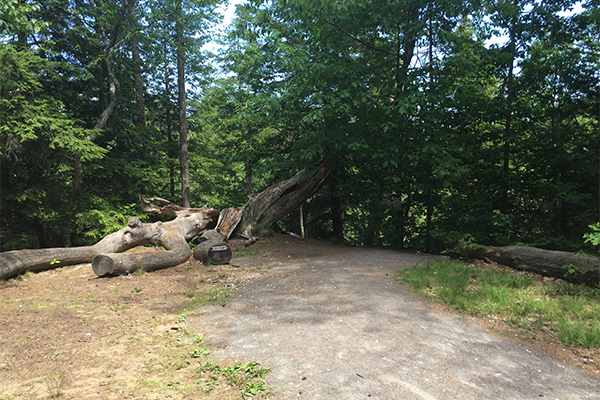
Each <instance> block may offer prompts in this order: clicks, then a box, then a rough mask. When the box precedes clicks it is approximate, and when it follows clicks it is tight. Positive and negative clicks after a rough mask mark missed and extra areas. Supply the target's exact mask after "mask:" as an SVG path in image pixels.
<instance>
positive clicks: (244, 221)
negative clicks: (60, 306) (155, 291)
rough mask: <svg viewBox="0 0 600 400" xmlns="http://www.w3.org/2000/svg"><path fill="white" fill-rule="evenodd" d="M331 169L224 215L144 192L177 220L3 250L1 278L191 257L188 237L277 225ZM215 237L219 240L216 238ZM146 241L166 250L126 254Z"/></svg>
mask: <svg viewBox="0 0 600 400" xmlns="http://www.w3.org/2000/svg"><path fill="white" fill-rule="evenodd" d="M330 169H331V165H330V164H326V165H324V166H322V167H321V168H320V169H319V170H318V171H317V172H316V173H315V174H313V175H312V177H310V178H309V179H307V180H306V181H304V182H303V183H301V182H300V181H301V178H302V176H303V171H301V172H299V173H297V174H296V175H294V176H293V177H292V178H291V179H289V180H287V181H285V182H280V183H278V184H276V185H273V186H271V187H269V188H267V189H265V190H264V191H263V192H261V193H260V194H259V195H257V196H256V197H253V198H252V199H250V200H249V201H248V203H246V204H245V205H244V206H243V207H242V208H240V209H234V208H228V209H225V210H223V211H222V212H221V213H219V212H218V211H217V210H215V209H213V208H209V207H207V206H204V207H202V208H184V207H180V206H177V205H175V204H173V203H171V202H170V201H168V200H165V199H162V198H157V197H155V198H150V199H146V198H144V197H143V196H141V195H140V203H141V205H142V209H143V210H144V211H147V212H155V213H159V214H163V215H169V216H173V217H175V219H173V220H171V221H168V222H164V223H163V222H155V223H152V224H144V223H142V222H141V221H140V220H139V219H138V218H136V217H134V218H131V219H130V220H129V223H128V226H126V227H124V228H123V229H121V230H119V231H117V232H114V233H111V234H110V235H108V236H106V237H104V238H103V239H102V240H100V241H99V242H98V243H96V244H95V245H93V246H83V247H72V248H50V249H25V250H13V251H7V252H3V253H0V279H6V278H10V277H13V276H16V275H19V274H23V273H25V272H27V271H32V272H39V271H45V270H48V269H52V268H57V267H62V266H67V265H74V264H81V263H89V262H91V263H92V268H93V270H94V272H95V273H96V274H97V275H98V276H104V275H118V274H124V273H129V272H132V271H134V270H136V269H143V270H145V271H153V270H157V269H161V268H168V267H172V266H175V265H178V264H181V263H182V262H184V261H186V260H187V259H189V257H190V255H191V254H192V252H191V249H190V246H189V244H188V241H190V240H191V239H193V238H194V237H196V236H200V235H203V234H205V233H206V232H207V231H209V230H214V231H215V232H217V233H218V234H219V235H220V236H221V237H222V238H223V241H225V240H226V239H229V238H230V237H232V236H246V235H251V233H252V230H253V228H255V227H256V226H257V225H264V226H269V225H273V224H274V223H276V222H277V221H279V220H280V219H281V218H283V217H284V216H286V215H287V214H289V213H290V212H292V211H293V210H294V209H296V208H297V207H298V206H299V205H300V204H302V203H303V202H304V201H305V200H306V199H308V198H309V197H310V196H312V195H313V194H314V193H315V191H316V190H317V189H318V188H319V187H320V186H321V184H322V183H323V181H324V180H325V178H326V177H327V175H328V174H329V171H330ZM155 203H159V204H160V205H161V206H157V205H155ZM211 238H212V240H214V238H215V236H214V235H212V236H211ZM144 244H152V245H154V246H155V248H157V249H158V248H160V247H162V248H164V250H165V251H150V252H140V253H123V252H124V251H126V250H128V249H131V248H133V247H137V246H140V245H144ZM209 250H210V249H209Z"/></svg>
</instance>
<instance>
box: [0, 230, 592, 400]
mask: <svg viewBox="0 0 600 400" xmlns="http://www.w3.org/2000/svg"><path fill="white" fill-rule="evenodd" d="M232 248H233V249H234V255H235V258H234V259H233V260H232V263H231V265H224V266H214V265H213V266H205V265H203V264H201V263H199V262H197V261H196V260H193V259H190V260H189V261H188V262H186V263H184V264H182V265H179V266H177V267H174V268H169V269H165V270H161V271H155V272H151V273H147V274H132V275H127V276H119V277H111V278H98V277H96V276H95V275H94V273H93V272H92V270H91V266H90V265H89V264H83V265H78V266H67V267H61V268H57V269H55V270H51V271H46V272H41V273H37V274H27V275H25V276H23V277H22V278H21V279H14V280H10V281H8V282H4V283H1V284H0V400H6V399H44V398H64V399H100V398H102V399H158V398H160V399H164V398H207V399H211V398H213V399H228V398H231V399H233V398H240V396H242V397H245V398H249V397H253V398H263V397H270V398H282V399H288V398H307V399H319V398H323V399H335V398H345V399H354V398H373V399H375V398H382V399H384V398H390V399H392V398H406V399H411V398H416V399H436V398H437V399H443V398H463V399H469V398H472V399H477V398H481V399H483V398H534V397H535V398H540V397H545V398H550V397H552V398H553V399H554V398H560V399H569V398H573V399H576V398H577V399H579V398H594V399H598V398H600V397H599V396H600V394H599V393H600V369H599V368H598V361H600V352H599V351H598V350H594V351H590V350H589V349H582V348H576V347H566V346H563V345H560V344H559V343H557V342H556V341H555V340H553V339H552V338H551V337H520V336H519V332H518V330H517V329H516V328H514V327H511V326H509V325H507V324H503V323H502V322H501V321H493V320H488V319H487V318H475V317H470V316H466V315H459V314H456V313H453V312H451V311H449V310H447V309H446V308H445V307H442V306H439V305H435V304H432V303H429V302H427V301H424V300H422V299H421V298H419V297H418V296H415V295H414V294H412V293H410V292H409V291H408V290H407V288H405V287H403V286H401V285H399V284H398V283H397V282H395V281H394V280H393V274H394V271H395V270H396V269H397V268H405V267H411V266H414V265H416V264H419V263H422V262H425V261H426V260H428V259H434V258H435V257H431V256H426V255H421V254H414V253H409V252H394V251H388V250H378V249H356V248H348V247H342V246H336V245H331V244H328V243H323V242H318V241H314V240H308V239H307V240H304V239H299V238H296V237H293V236H288V235H275V236H273V237H270V238H265V239H261V240H260V241H259V242H257V243H256V244H254V245H253V246H251V247H249V248H247V249H244V248H243V241H239V240H234V241H232ZM137 251H148V249H140V250H137ZM230 295H232V297H231V298H228V297H229V296H230ZM254 361H257V362H259V363H260V366H254V364H248V363H250V362H254ZM235 366H240V368H239V369H237V370H236V371H238V372H239V371H242V370H244V371H247V370H249V369H251V368H256V369H259V368H260V367H268V368H271V372H270V373H269V374H268V375H267V383H268V387H267V388H266V390H261V389H263V386H261V385H262V379H261V378H260V376H258V375H260V374H256V375H252V379H250V378H249V377H248V376H249V375H248V374H244V373H238V374H237V377H235V376H234V377H233V378H232V376H231V375H227V374H225V373H222V374H221V375H219V374H218V373H216V372H218V371H225V370H226V369H227V368H228V367H232V368H233V367H235ZM248 366H250V367H248ZM248 393H252V394H253V396H250V395H249V394H248ZM490 393H494V394H493V395H490Z"/></svg>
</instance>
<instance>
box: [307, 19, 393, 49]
mask: <svg viewBox="0 0 600 400" xmlns="http://www.w3.org/2000/svg"><path fill="white" fill-rule="evenodd" d="M317 18H318V19H320V20H321V21H323V22H325V23H328V24H329V25H331V26H333V27H335V28H337V29H338V30H339V31H340V32H342V33H343V34H344V35H346V36H348V37H349V38H352V39H353V40H356V41H357V42H358V43H360V44H362V45H363V46H365V47H367V48H369V49H371V50H374V51H379V52H381V53H384V54H387V55H389V56H395V54H394V53H392V52H389V51H387V50H384V49H380V48H377V47H376V46H375V45H373V44H371V43H369V42H365V41H364V40H362V39H359V38H357V37H356V36H354V35H352V34H351V33H349V32H346V31H345V30H344V29H343V28H342V27H341V26H339V25H338V24H336V23H335V22H333V21H328V20H326V19H325V18H322V17H317Z"/></svg>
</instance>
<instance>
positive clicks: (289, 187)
mask: <svg viewBox="0 0 600 400" xmlns="http://www.w3.org/2000/svg"><path fill="white" fill-rule="evenodd" d="M330 171H331V163H327V164H324V165H323V166H321V167H320V168H319V170H318V171H317V172H315V173H314V174H313V175H312V176H311V177H310V178H309V179H307V180H306V181H304V182H303V183H302V184H300V183H299V182H300V179H301V178H302V176H303V174H304V171H300V172H298V173H297V174H296V175H294V176H293V177H292V178H290V179H288V180H287V181H285V182H280V183H278V184H276V185H273V186H270V187H268V188H267V189H265V190H263V191H262V192H261V193H259V194H258V195H257V196H255V197H253V198H251V199H250V200H249V201H248V202H247V203H246V204H245V205H244V206H243V207H242V208H240V209H234V208H228V209H225V210H223V211H221V216H220V217H219V222H218V223H217V229H218V230H219V232H221V233H223V234H225V235H226V238H227V239H229V237H231V236H232V235H238V236H243V237H244V236H245V237H250V236H252V231H253V229H255V228H256V227H257V226H259V225H262V226H267V227H269V226H272V225H273V224H275V223H276V222H277V221H279V220H280V219H282V218H283V217H285V216H286V215H288V214H289V213H290V212H292V211H294V210H295V209H296V208H298V207H299V206H300V205H301V204H302V203H304V202H305V201H306V200H307V199H308V198H309V197H310V196H312V195H313V194H314V193H315V192H316V191H317V190H318V189H319V188H320V187H321V185H322V184H323V181H325V178H327V176H328V175H329V172H330Z"/></svg>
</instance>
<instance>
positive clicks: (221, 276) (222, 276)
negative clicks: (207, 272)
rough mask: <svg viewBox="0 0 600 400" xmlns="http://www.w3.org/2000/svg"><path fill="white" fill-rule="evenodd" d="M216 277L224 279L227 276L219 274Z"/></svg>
mask: <svg viewBox="0 0 600 400" xmlns="http://www.w3.org/2000/svg"><path fill="white" fill-rule="evenodd" d="M218 277H219V279H225V278H227V274H219V275H218Z"/></svg>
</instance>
